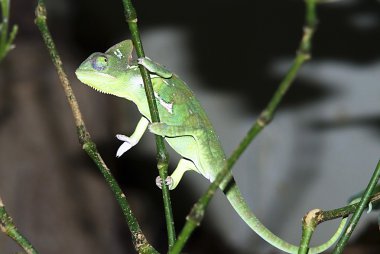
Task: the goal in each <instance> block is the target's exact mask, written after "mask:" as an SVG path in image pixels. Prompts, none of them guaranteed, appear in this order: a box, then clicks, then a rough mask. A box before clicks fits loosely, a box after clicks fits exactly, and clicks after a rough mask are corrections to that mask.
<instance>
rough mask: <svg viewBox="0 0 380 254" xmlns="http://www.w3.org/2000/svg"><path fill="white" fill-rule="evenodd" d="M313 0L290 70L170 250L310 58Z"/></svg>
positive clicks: (196, 219) (195, 224) (184, 236)
mask: <svg viewBox="0 0 380 254" xmlns="http://www.w3.org/2000/svg"><path fill="white" fill-rule="evenodd" d="M315 4H316V2H315V0H307V1H306V17H305V23H306V24H305V27H304V34H303V37H302V40H301V43H300V46H299V49H298V52H297V56H296V58H295V59H294V61H293V64H292V66H291V67H290V69H289V71H288V72H287V73H286V75H285V77H284V79H283V80H282V82H281V83H280V85H279V87H278V88H277V90H276V92H275V93H274V95H273V97H272V98H271V100H270V101H269V103H268V105H267V106H266V108H265V109H264V110H263V111H262V113H261V114H260V116H259V118H258V119H257V120H256V121H255V123H254V124H253V126H252V127H251V129H250V130H249V131H248V133H247V135H246V136H245V137H244V139H243V140H242V141H241V142H240V144H239V146H238V147H237V148H236V149H235V151H234V152H233V153H232V155H231V156H230V157H229V159H228V161H227V166H226V167H224V168H223V170H221V172H220V173H219V174H218V176H217V177H216V179H215V181H214V182H213V183H212V184H211V185H210V186H209V188H208V190H207V191H206V193H204V194H203V195H202V197H201V198H200V199H199V200H198V202H197V203H196V204H194V206H193V208H192V209H191V211H190V213H189V215H188V216H187V218H186V219H187V221H186V224H185V226H184V227H183V229H182V231H181V232H180V234H179V235H178V240H177V242H176V243H175V245H174V246H173V248H172V249H171V250H170V252H169V253H170V254H178V253H180V252H181V250H182V249H183V247H184V245H185V244H186V242H187V240H188V239H189V237H190V235H191V234H192V232H193V231H194V229H195V228H196V227H198V226H199V225H200V222H201V221H202V219H203V215H204V212H205V209H206V207H207V205H208V203H209V202H210V200H211V198H212V197H213V195H214V193H215V191H216V190H217V189H218V187H219V185H220V183H221V182H222V181H223V182H229V180H230V179H231V178H232V175H231V174H229V172H230V170H231V168H232V166H233V165H234V164H235V162H236V161H237V160H238V159H239V157H240V156H241V155H242V153H243V152H244V151H245V149H246V148H247V147H248V145H249V144H250V143H251V142H252V141H253V139H254V138H255V137H256V136H257V135H258V134H259V133H260V132H261V130H262V129H263V128H264V127H265V126H267V125H268V124H269V123H270V122H271V120H272V119H273V117H274V113H275V112H276V109H277V108H278V106H279V104H280V102H281V101H282V98H283V97H284V95H285V94H286V92H287V91H288V90H289V88H290V86H291V85H292V84H293V81H294V79H295V77H296V75H297V73H298V71H299V69H300V68H301V66H302V65H303V63H304V62H305V61H307V60H308V59H310V55H311V53H310V51H311V39H312V36H313V34H314V30H315V28H316V23H317V20H316V14H315Z"/></svg>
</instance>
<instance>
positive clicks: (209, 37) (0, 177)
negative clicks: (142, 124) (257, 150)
mask: <svg viewBox="0 0 380 254" xmlns="http://www.w3.org/2000/svg"><path fill="white" fill-rule="evenodd" d="M46 2H47V3H46V4H47V10H48V23H49V26H50V29H51V32H52V35H53V37H54V39H55V40H56V45H57V48H58V50H59V51H60V54H61V57H62V60H63V62H64V66H65V68H66V71H67V73H68V75H69V78H70V80H72V82H73V87H74V90H75V92H76V93H77V96H78V101H79V103H80V106H81V109H82V110H83V115H84V119H85V121H86V123H87V124H88V127H89V130H90V132H91V135H92V136H93V138H94V140H95V142H96V143H97V145H98V148H99V150H100V152H101V154H102V155H103V156H104V159H105V161H106V162H107V164H108V166H109V167H110V168H111V169H112V172H113V173H114V174H115V176H116V177H117V179H118V181H119V183H120V184H121V186H122V187H123V189H124V190H125V193H126V195H127V198H128V201H129V202H130V203H131V206H132V208H133V210H134V211H135V213H136V216H137V217H138V219H139V221H140V224H141V226H142V228H143V230H144V232H145V234H146V236H147V238H148V240H149V241H150V242H151V243H152V244H153V245H154V246H155V247H156V248H157V249H158V250H159V251H162V252H165V250H166V234H165V224H164V219H163V211H162V204H161V193H160V192H159V191H157V188H156V186H155V185H154V178H155V176H156V175H157V172H156V171H155V170H150V169H155V157H154V153H153V152H152V151H153V150H152V149H153V148H151V149H150V150H149V153H148V154H147V152H146V151H145V150H144V148H138V147H137V148H136V149H133V150H131V151H130V152H128V154H127V155H126V156H125V157H123V158H122V159H118V160H116V159H115V158H114V153H115V151H116V149H117V147H118V145H119V143H118V142H117V141H116V140H115V139H114V138H113V135H114V134H115V133H118V132H121V131H125V133H130V132H131V131H132V130H133V126H134V125H135V123H136V120H137V119H138V116H137V115H136V114H137V112H135V111H136V110H135V108H134V107H133V106H131V105H125V103H124V102H120V100H118V99H115V98H111V97H110V96H104V95H101V94H97V93H96V92H92V91H90V90H89V89H87V88H85V87H84V86H82V85H80V84H79V82H78V81H77V80H76V79H75V77H74V71H75V69H76V68H77V66H78V65H79V64H80V62H81V61H83V60H84V59H85V58H86V57H87V56H88V55H89V54H90V53H92V52H95V51H104V50H106V49H107V48H109V47H110V46H112V45H113V44H115V43H116V42H118V41H120V40H123V39H125V38H129V31H128V27H127V25H126V23H125V21H124V20H125V19H124V16H123V9H122V4H121V1H98V0H92V1H90V0H82V1H74V0H70V1H58V0H52V1H46ZM134 2H135V7H136V9H137V12H138V17H139V23H138V24H139V27H140V30H141V32H142V34H143V36H142V40H143V42H144V35H146V34H147V33H149V31H152V30H157V29H166V28H168V27H169V28H171V29H176V30H178V31H183V32H184V33H186V36H187V37H186V38H187V39H186V40H185V42H184V43H185V44H184V47H185V48H186V49H187V51H188V52H189V53H188V54H190V55H191V57H192V59H193V60H192V61H191V63H189V65H188V66H189V72H191V75H194V76H197V77H198V80H201V81H202V82H201V84H198V85H199V86H200V87H201V88H202V90H204V91H207V92H209V93H213V92H215V94H216V93H223V94H228V95H229V96H231V97H236V98H239V108H240V111H241V113H242V114H243V115H251V116H252V115H256V114H258V113H259V112H260V111H261V110H262V109H263V108H264V107H265V105H266V103H267V101H268V100H269V99H270V97H271V95H272V94H273V92H274V91H275V89H276V87H277V85H278V83H279V81H280V80H281V77H282V76H281V75H278V73H276V72H274V71H273V68H272V66H273V63H275V62H276V61H278V60H279V59H280V60H281V59H284V58H289V59H290V58H292V57H293V56H294V55H295V53H296V49H297V47H298V44H299V41H300V38H301V35H302V26H303V18H304V3H303V1H296V0H271V1H224V0H223V1H215V0H212V1H174V0H168V1H141V0H140V1H134ZM341 2H342V3H334V4H324V5H321V6H320V7H319V8H318V16H319V20H320V22H319V24H318V30H317V33H316V34H315V38H314V40H313V59H312V61H315V62H318V61H324V60H326V59H328V60H331V59H333V60H334V61H341V62H347V63H350V64H353V65H356V66H360V65H362V66H368V65H371V64H372V63H376V62H378V61H379V56H380V47H379V43H380V16H379V13H380V4H379V2H378V1H375V0H360V1H341ZM11 4H12V6H11V8H12V9H11V24H13V23H16V24H18V25H19V34H18V35H17V39H16V41H15V45H16V48H15V49H14V50H13V51H12V52H11V53H10V54H9V55H8V57H7V58H6V60H5V61H3V62H2V63H1V65H0V82H1V83H0V194H1V197H2V199H3V201H4V203H5V204H6V207H7V209H8V211H9V212H10V213H11V215H12V216H13V217H14V220H15V222H16V224H17V225H18V226H19V228H20V230H21V231H22V232H23V233H24V234H25V235H26V236H27V237H28V238H29V239H30V240H31V242H32V243H33V244H34V245H35V247H36V248H37V249H38V250H40V253H134V250H133V246H132V244H131V241H130V235H129V231H128V228H127V226H126V223H125V222H124V221H123V217H122V215H121V213H120V211H119V208H118V206H117V204H116V202H115V201H114V199H113V197H112V193H111V192H110V191H109V190H108V188H107V186H106V185H105V183H104V181H103V179H102V177H101V175H100V174H99V172H98V171H97V169H96V168H95V166H94V165H93V164H92V163H91V161H90V160H89V159H88V158H87V157H86V155H85V154H84V152H83V151H81V149H80V146H79V145H78V143H77V138H76V134H75V133H76V132H75V127H74V124H73V121H72V117H71V114H70V110H69V108H68V106H67V103H66V102H65V98H64V94H63V93H62V91H61V88H60V86H59V82H58V79H57V75H56V73H55V71H54V69H53V66H52V64H51V61H50V59H49V56H48V54H47V51H46V49H45V48H44V45H43V43H42V40H41V37H40V34H39V32H38V30H37V28H36V26H35V25H34V23H33V19H34V8H35V6H36V1H25V0H24V1H21V0H13V1H12V3H11ZM358 17H359V20H362V21H363V22H361V23H360V22H357V23H355V22H351V21H352V20H353V19H354V18H358ZM360 18H361V19H360ZM368 20H369V21H368ZM371 20H372V21H371ZM373 20H374V21H373ZM367 21H368V22H367ZM366 22H367V23H366ZM151 43H153V44H154V42H151ZM170 51H171V52H172V54H173V55H177V54H178V53H177V50H176V48H172V49H170ZM147 52H148V53H147V54H148V55H150V54H149V53H150V52H149V48H147ZM170 68H171V69H173V70H176V66H170ZM375 71H376V70H375ZM377 71H379V70H377ZM179 74H180V75H181V76H185V77H186V76H187V75H190V74H187V73H179ZM318 82H319V81H317V80H313V79H302V78H300V79H297V81H296V82H295V88H294V89H292V90H291V91H290V92H289V94H287V96H286V99H285V100H284V103H283V104H282V105H281V109H280V112H281V111H288V110H298V109H302V108H303V107H306V106H307V105H310V104H313V103H318V102H320V101H323V100H325V99H327V98H329V97H331V96H333V95H334V94H335V93H336V91H335V90H334V89H329V88H328V84H327V85H321V84H319V83H318ZM358 85H360V84H358ZM251 91H254V92H251ZM378 91H379V92H380V89H379V90H378ZM379 94H380V93H379ZM379 99H380V96H379ZM363 103H365V102H363ZM378 113H379V112H377V114H372V115H371V116H370V117H363V118H357V119H352V120H350V121H346V122H344V125H343V127H347V126H359V127H360V128H363V129H362V130H363V131H367V130H368V128H370V129H371V131H374V130H375V132H376V134H375V137H376V138H377V139H376V140H375V142H376V141H377V142H378V141H379V140H378V138H379V136H378V135H379V132H378V130H379V127H380V126H379V125H380V120H379V119H380V118H379V114H378ZM211 114H212V113H210V115H211ZM126 115H128V116H126ZM124 117H127V118H124ZM125 119H132V120H130V122H129V120H125ZM126 121H128V122H127V123H126ZM236 124H237V125H239V123H236ZM219 128H222V127H219ZM312 128H314V129H316V130H320V131H321V130H322V131H323V130H325V129H332V128H342V125H339V124H338V123H336V122H323V121H321V122H318V121H317V122H314V123H313V126H312ZM243 135H244V133H239V136H241V137H242V136H243ZM148 138H149V139H152V136H149V137H148ZM146 142H151V141H146ZM236 143H237V142H236ZM363 153H365V151H363ZM300 156H302V155H300ZM377 159H378V158H372V160H373V162H372V163H371V165H372V164H375V162H376V161H377ZM171 166H172V167H174V166H175V161H173V162H172V165H171ZM366 170H368V171H370V170H372V169H371V168H370V169H366ZM365 177H366V178H364V180H363V181H364V182H366V181H367V180H366V179H369V175H365ZM362 186H363V185H362ZM332 187H333V186H325V188H332ZM363 188H364V186H363ZM199 191H201V190H197V191H194V190H193V189H192V187H191V186H189V185H188V186H187V188H181V189H180V190H176V191H173V192H172V198H173V204H175V205H174V214H175V217H176V228H177V230H179V229H180V228H181V226H182V225H183V223H184V217H185V216H186V214H187V212H188V211H189V209H190V207H191V204H192V203H193V202H194V201H195V200H196V199H197V197H198V193H199ZM351 194H352V193H348V194H347V193H346V194H345V195H344V196H345V197H348V196H349V195H351ZM331 208H332V207H331ZM219 213H222V211H220V212H219ZM212 216H213V214H207V216H206V219H205V221H204V223H203V224H202V227H200V228H199V229H198V230H197V231H196V232H195V234H194V236H193V237H192V239H191V240H190V242H189V244H188V247H187V248H186V252H188V253H239V252H242V253H243V252H244V253H247V251H248V250H247V249H245V250H244V246H243V247H241V246H240V247H239V248H236V245H234V244H230V242H229V241H228V240H226V239H225V237H224V233H223V232H222V231H221V230H220V229H219V228H218V226H217V225H215V222H214V223H212V222H211V221H212V220H211V219H210V218H211V217H212ZM219 216H220V215H219ZM222 217H223V215H222ZM298 218H300V217H298ZM226 220H228V217H227V218H226ZM269 220H270V219H269ZM369 225H370V226H368V228H367V229H366V230H364V231H363V230H362V231H361V234H360V235H358V236H357V237H356V239H355V240H354V241H352V243H351V245H350V246H349V247H348V248H347V251H346V252H345V253H378V251H379V250H380V246H379V242H380V241H379V233H378V231H377V229H376V227H377V226H376V225H375V224H369ZM232 234H233V232H232ZM251 237H252V238H254V239H256V238H257V236H256V235H253V236H251ZM285 237H286V236H285ZM296 239H297V238H296ZM324 239H326V238H324ZM255 241H257V239H256V240H255ZM261 244H262V245H263V243H262V242H261ZM264 245H265V244H264ZM16 250H18V247H17V246H15V244H14V243H13V242H12V241H11V240H9V239H8V238H6V237H5V236H4V235H0V252H1V253H12V252H15V251H16ZM266 250H268V249H266ZM248 252H249V253H264V250H263V248H255V246H250V248H249V251H248ZM265 253H275V252H273V250H272V251H269V252H268V251H267V252H265Z"/></svg>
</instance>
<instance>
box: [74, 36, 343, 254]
mask: <svg viewBox="0 0 380 254" xmlns="http://www.w3.org/2000/svg"><path fill="white" fill-rule="evenodd" d="M132 51H133V45H132V42H131V41H130V40H125V41H122V42H120V43H118V44H116V45H114V46H113V47H111V48H110V49H109V50H107V51H106V52H105V53H94V54H92V55H90V56H89V57H88V58H87V59H86V60H85V61H84V62H83V63H82V64H81V65H80V66H79V68H78V69H77V70H76V72H75V73H76V75H77V77H78V79H79V80H80V81H82V82H83V83H84V84H86V85H88V86H90V87H92V88H93V89H95V90H97V91H100V92H102V93H106V94H112V95H115V96H118V97H121V98H125V99H127V100H130V101H132V102H133V103H134V104H136V106H137V108H138V110H139V111H140V113H141V115H142V118H141V119H140V121H139V123H138V124H137V127H136V129H135V131H134V133H133V134H132V135H131V136H130V137H128V136H125V135H117V138H118V139H120V140H122V141H124V143H123V144H122V145H121V146H120V148H119V150H118V151H117V155H116V156H117V157H119V156H121V155H122V154H123V153H124V152H126V151H128V150H129V149H130V148H131V147H133V146H134V145H136V144H137V143H138V141H139V140H140V138H141V136H142V135H143V134H144V132H145V131H146V129H147V128H148V127H149V130H150V132H152V133H154V134H156V135H160V136H163V137H164V138H165V140H166V141H167V142H168V143H169V145H170V146H171V147H172V148H173V149H174V150H175V151H176V152H177V153H179V154H180V155H181V156H182V157H183V158H182V159H181V160H180V161H179V163H178V166H177V168H176V169H175V170H174V172H173V174H172V175H171V176H170V177H168V178H167V179H165V184H167V185H168V186H169V189H171V190H172V189H174V188H175V187H176V186H177V185H178V183H179V181H180V180H181V178H182V176H183V174H184V172H186V171H188V170H194V171H196V172H198V173H200V174H202V175H203V176H204V177H206V178H207V179H209V180H210V181H211V182H212V181H214V179H215V178H216V176H217V175H218V173H219V172H220V171H221V170H222V169H223V167H225V166H226V162H227V160H226V156H225V154H224V151H223V149H222V146H221V144H220V142H219V140H218V137H217V135H216V133H215V131H214V128H213V126H212V124H211V122H210V120H209V118H208V117H207V115H206V113H205V111H204V109H203V108H202V106H201V105H200V103H199V101H198V100H197V99H196V98H195V96H194V94H193V93H192V91H191V90H190V89H189V87H188V86H187V85H186V84H185V83H184V82H183V81H182V80H181V79H180V78H179V77H178V76H176V75H175V74H172V73H171V72H170V71H168V70H166V69H165V68H163V67H162V66H160V65H159V64H156V63H154V62H153V61H151V60H150V59H148V58H143V59H139V60H138V61H137V62H136V61H132ZM138 64H141V65H143V66H144V67H145V68H147V69H148V71H149V72H150V73H151V79H152V83H153V89H154V92H155V97H156V100H157V107H158V111H159V115H160V119H161V120H160V121H161V122H160V123H150V122H151V117H150V112H149V107H148V102H147V98H146V95H145V90H144V86H143V81H142V78H141V74H140V70H139V68H138ZM156 184H157V185H158V186H159V187H160V186H161V184H162V180H161V179H160V178H159V177H158V178H157V179H156ZM227 185H228V188H226V189H225V187H226V186H227ZM219 187H220V189H221V190H224V193H225V195H226V196H227V199H228V200H229V202H230V203H231V205H232V206H233V208H234V209H235V210H236V212H237V213H238V214H239V216H240V217H241V218H242V219H243V220H244V221H245V222H246V223H247V224H248V225H249V227H250V228H251V229H252V230H254V231H255V232H256V233H257V234H258V235H260V236H261V237H262V238H263V239H264V240H266V241H267V242H269V243H270V244H271V245H273V246H275V247H277V248H279V249H281V250H283V251H285V252H288V253H297V252H298V246H295V245H292V244H290V243H288V242H286V241H284V240H282V239H281V238H279V237H278V236H276V235H275V234H273V233H272V232H271V231H270V230H269V229H267V228H266V227H265V226H264V225H263V224H262V223H261V222H260V221H259V220H258V218H257V217H256V216H255V215H254V214H253V212H252V211H251V209H250V208H249V206H248V204H247V203H246V201H245V200H244V198H243V196H242V195H241V193H240V191H239V188H238V187H237V185H236V183H235V181H234V180H233V179H232V180H231V181H230V182H229V183H226V182H223V183H222V184H221V185H220V186H219ZM345 222H346V219H343V220H342V222H341V224H340V225H339V228H338V230H337V232H336V233H335V234H334V236H333V237H332V238H331V239H330V240H328V241H327V242H326V243H324V244H322V245H320V246H317V247H314V248H311V249H310V250H309V253H310V254H312V253H320V252H322V251H324V250H326V249H327V248H329V247H330V246H331V245H332V244H333V243H334V242H335V241H336V240H337V238H338V237H339V235H340V234H341V232H342V231H343V229H344V225H345Z"/></svg>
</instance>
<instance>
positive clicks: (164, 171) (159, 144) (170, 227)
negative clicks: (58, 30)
mask: <svg viewBox="0 0 380 254" xmlns="http://www.w3.org/2000/svg"><path fill="white" fill-rule="evenodd" d="M123 5H124V14H125V18H126V21H127V23H128V26H129V30H130V31H131V37H132V41H133V45H134V46H135V48H136V54H137V56H138V58H144V57H145V54H144V49H143V46H142V42H141V39H140V33H139V30H138V26H137V13H136V10H135V8H134V7H133V5H132V2H131V1H130V0H123ZM139 68H140V72H141V76H142V79H143V81H144V88H145V93H146V97H147V98H148V104H149V111H150V115H151V119H152V122H160V117H159V114H158V109H157V104H156V99H155V97H154V92H153V86H152V81H151V79H150V76H149V72H148V70H146V69H145V67H144V66H142V65H139ZM156 148H157V160H158V163H157V168H158V172H159V175H160V177H161V179H163V180H164V179H166V178H167V176H168V165H169V163H168V162H169V155H168V153H167V151H166V148H165V143H164V138H163V137H161V136H158V135H156ZM162 196H163V202H164V211H165V218H166V227H167V231H168V244H169V249H170V248H171V247H172V246H173V244H174V242H175V240H176V234H175V227H174V219H173V212H172V206H171V201H170V194H169V189H168V187H167V186H166V185H165V184H163V185H162Z"/></svg>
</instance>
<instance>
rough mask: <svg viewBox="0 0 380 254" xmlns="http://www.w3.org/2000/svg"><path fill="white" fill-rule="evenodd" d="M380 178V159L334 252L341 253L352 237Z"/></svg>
mask: <svg viewBox="0 0 380 254" xmlns="http://www.w3.org/2000/svg"><path fill="white" fill-rule="evenodd" d="M379 178H380V161H379V162H378V163H377V166H376V169H375V172H374V173H373V175H372V177H371V180H370V182H369V183H368V186H367V188H366V189H365V191H364V194H363V196H362V197H361V200H360V202H359V205H358V207H357V208H356V210H355V212H354V215H353V216H352V217H351V219H350V221H349V222H348V225H347V228H346V231H345V232H344V233H343V235H342V236H341V237H340V239H339V240H338V243H337V244H336V246H335V248H334V251H333V254H340V253H342V251H343V249H344V247H345V246H346V244H347V242H348V240H349V239H350V237H351V234H352V232H353V231H354V229H355V227H356V225H357V224H358V222H359V219H360V217H361V215H362V213H363V212H364V209H365V208H366V207H367V206H368V204H369V201H370V198H371V195H372V193H373V191H374V189H375V188H376V185H377V183H378V182H379Z"/></svg>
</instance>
